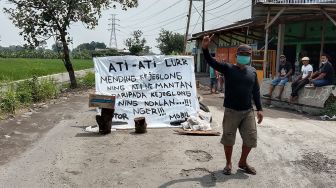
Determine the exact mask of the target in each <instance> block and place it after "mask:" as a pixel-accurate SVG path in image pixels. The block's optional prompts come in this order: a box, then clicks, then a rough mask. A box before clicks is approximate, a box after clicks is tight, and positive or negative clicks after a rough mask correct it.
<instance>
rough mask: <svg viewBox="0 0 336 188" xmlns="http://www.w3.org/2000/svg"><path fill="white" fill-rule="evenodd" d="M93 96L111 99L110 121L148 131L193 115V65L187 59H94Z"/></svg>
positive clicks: (178, 57)
mask: <svg viewBox="0 0 336 188" xmlns="http://www.w3.org/2000/svg"><path fill="white" fill-rule="evenodd" d="M94 63H95V73H96V94H99V95H115V96H116V106H115V115H114V121H123V122H127V123H128V124H130V125H134V118H136V117H146V121H147V123H148V126H149V127H156V125H159V124H162V123H164V124H169V123H170V122H173V121H177V120H184V119H186V118H187V117H189V116H191V115H196V114H197V111H198V110H199V103H198V99H197V91H196V83H195V73H194V61H193V57H191V56H169V57H166V56H142V57H139V56H114V57H99V58H94Z"/></svg>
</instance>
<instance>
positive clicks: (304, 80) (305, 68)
mask: <svg viewBox="0 0 336 188" xmlns="http://www.w3.org/2000/svg"><path fill="white" fill-rule="evenodd" d="M309 61H310V59H309V57H303V58H302V68H301V74H300V75H299V77H298V78H297V80H295V81H294V82H293V83H292V93H291V97H290V99H289V102H293V101H294V100H296V99H297V97H298V92H299V90H300V89H301V88H303V87H304V86H305V85H306V84H309V78H310V76H311V75H312V73H313V66H311V65H310V64H309Z"/></svg>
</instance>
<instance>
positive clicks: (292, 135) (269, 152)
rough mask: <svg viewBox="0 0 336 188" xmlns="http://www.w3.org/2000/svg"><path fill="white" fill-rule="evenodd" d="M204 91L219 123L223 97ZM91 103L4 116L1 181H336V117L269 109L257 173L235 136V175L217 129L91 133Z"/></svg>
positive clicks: (81, 99)
mask: <svg viewBox="0 0 336 188" xmlns="http://www.w3.org/2000/svg"><path fill="white" fill-rule="evenodd" d="M199 92H200V94H204V95H203V102H204V103H205V104H207V105H208V106H209V108H210V110H211V112H212V114H213V121H214V123H213V125H214V129H215V130H216V131H221V127H220V126H221V121H222V118H223V107H222V101H223V97H221V96H220V95H213V96H210V95H205V93H207V92H208V91H203V90H201V91H199ZM87 103H88V94H87V93H80V94H77V95H74V96H71V97H69V98H68V99H66V100H64V101H63V102H60V103H57V104H50V105H48V106H47V107H45V108H41V109H40V110H36V111H34V112H32V113H27V114H22V115H18V116H17V117H16V118H14V119H13V120H7V121H3V122H1V123H0V134H1V135H0V147H1V152H0V187H128V188H129V187H144V188H151V187H160V188H165V187H178V188H181V187H186V188H190V187H224V186H225V187H286V188H287V187H295V188H296V187H336V169H335V165H336V164H335V160H336V152H335V151H336V125H335V123H334V122H322V121H318V120H315V119H312V118H308V117H306V116H304V115H300V114H296V113H294V112H286V111H281V110H277V109H266V110H265V120H264V122H263V124H262V125H261V126H259V127H258V148H257V149H255V150H253V151H252V153H251V157H250V159H249V161H250V164H251V165H253V166H254V167H255V168H256V170H257V175H256V176H252V175H247V174H244V173H243V172H242V171H240V170H238V169H237V162H238V160H239V156H240V147H241V139H240V136H237V142H236V146H235V148H234V155H233V162H234V164H233V165H234V169H233V175H231V176H225V175H223V174H222V169H223V168H224V164H225V159H224V154H223V147H222V145H221V144H220V143H219V140H220V137H197V136H196V137H195V136H182V135H177V134H175V133H174V131H173V130H172V129H150V130H148V133H147V134H144V135H134V134H132V132H133V131H118V132H113V133H112V134H110V135H107V136H100V135H97V134H94V133H86V132H84V131H83V130H84V128H85V127H88V126H93V125H96V123H95V118H94V116H95V111H92V110H91V111H90V109H89V108H88V107H87V106H88V105H87Z"/></svg>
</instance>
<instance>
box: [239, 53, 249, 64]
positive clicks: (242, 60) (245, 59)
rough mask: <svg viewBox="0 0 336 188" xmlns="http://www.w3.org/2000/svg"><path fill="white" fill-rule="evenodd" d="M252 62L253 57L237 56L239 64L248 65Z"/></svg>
mask: <svg viewBox="0 0 336 188" xmlns="http://www.w3.org/2000/svg"><path fill="white" fill-rule="evenodd" d="M250 62H251V56H243V55H237V63H238V64H240V65H248V64H250Z"/></svg>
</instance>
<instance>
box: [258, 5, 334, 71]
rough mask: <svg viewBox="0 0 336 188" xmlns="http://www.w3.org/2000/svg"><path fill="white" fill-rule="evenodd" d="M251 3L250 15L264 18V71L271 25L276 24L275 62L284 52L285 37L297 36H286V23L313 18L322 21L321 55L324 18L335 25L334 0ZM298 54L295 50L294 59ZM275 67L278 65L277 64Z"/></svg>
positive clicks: (325, 24) (324, 30) (323, 38)
mask: <svg viewBox="0 0 336 188" xmlns="http://www.w3.org/2000/svg"><path fill="white" fill-rule="evenodd" d="M252 4H253V6H252V7H253V8H252V17H264V18H266V24H265V28H264V29H265V48H264V51H265V52H264V73H266V65H267V63H268V62H267V53H268V45H269V42H268V41H269V32H270V29H271V27H272V26H273V25H277V28H278V36H277V38H278V40H277V61H276V62H279V59H280V55H281V54H283V52H284V44H285V37H289V38H290V37H292V38H293V37H294V38H295V37H297V38H298V37H299V36H293V35H292V36H291V35H289V34H287V36H286V30H285V27H286V24H291V23H293V22H296V23H297V22H305V21H313V20H319V21H320V22H322V24H321V27H322V28H321V31H320V38H321V42H320V54H319V56H321V54H322V53H323V51H324V46H325V33H326V26H327V22H326V19H329V20H330V22H331V23H332V24H333V25H334V26H336V19H335V14H336V0H253V1H252ZM318 29H319V28H318ZM305 32H306V30H305ZM301 40H302V39H301ZM308 40H309V39H308ZM298 56H299V54H298V52H297V55H296V61H299V60H300V58H299V57H298ZM276 67H278V64H277V65H276Z"/></svg>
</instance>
